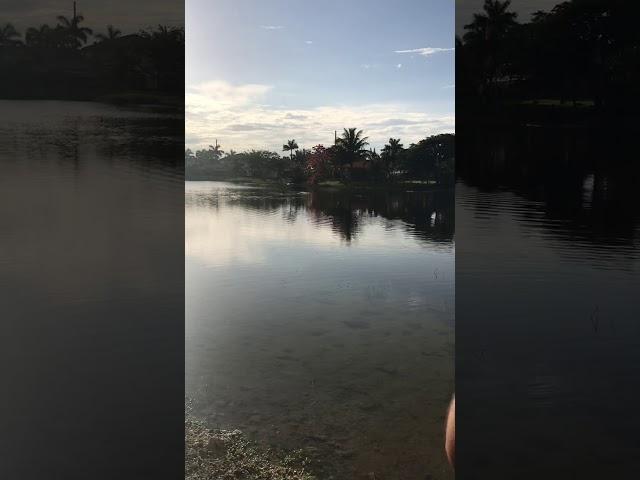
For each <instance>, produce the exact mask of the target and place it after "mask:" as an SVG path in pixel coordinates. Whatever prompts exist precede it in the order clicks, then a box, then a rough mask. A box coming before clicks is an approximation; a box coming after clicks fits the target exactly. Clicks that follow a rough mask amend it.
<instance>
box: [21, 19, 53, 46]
mask: <svg viewBox="0 0 640 480" xmlns="http://www.w3.org/2000/svg"><path fill="white" fill-rule="evenodd" d="M54 37H55V30H54V29H52V28H51V27H50V26H49V25H46V24H42V25H40V27H39V28H36V27H30V28H28V29H27V32H26V33H25V36H24V39H25V42H26V44H27V45H28V46H30V47H54V46H56V41H55V40H56V39H55V38H54Z"/></svg>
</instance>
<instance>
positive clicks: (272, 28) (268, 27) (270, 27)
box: [260, 25, 284, 30]
mask: <svg viewBox="0 0 640 480" xmlns="http://www.w3.org/2000/svg"><path fill="white" fill-rule="evenodd" d="M260 28H263V29H264V30H282V29H283V28H284V27H283V26H282V25H260Z"/></svg>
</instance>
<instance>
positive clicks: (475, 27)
mask: <svg viewBox="0 0 640 480" xmlns="http://www.w3.org/2000/svg"><path fill="white" fill-rule="evenodd" d="M510 6H511V0H505V1H503V2H501V1H500V0H485V2H484V6H483V7H482V10H483V13H474V14H473V21H472V22H471V23H469V24H468V25H465V26H464V28H465V30H467V33H465V34H464V39H465V41H474V40H481V41H482V40H484V41H486V42H494V41H498V40H500V39H501V38H503V37H504V35H505V34H506V33H507V32H508V31H509V29H510V28H512V27H513V26H515V25H516V18H517V16H518V15H517V13H515V12H510V11H509V7H510Z"/></svg>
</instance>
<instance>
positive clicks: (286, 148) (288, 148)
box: [282, 140, 300, 161]
mask: <svg viewBox="0 0 640 480" xmlns="http://www.w3.org/2000/svg"><path fill="white" fill-rule="evenodd" d="M298 148H300V147H298V144H297V143H296V141H295V140H289V141H287V143H285V144H284V145H282V151H283V152H289V157H290V158H291V161H293V152H294V151H295V150H297V149H298Z"/></svg>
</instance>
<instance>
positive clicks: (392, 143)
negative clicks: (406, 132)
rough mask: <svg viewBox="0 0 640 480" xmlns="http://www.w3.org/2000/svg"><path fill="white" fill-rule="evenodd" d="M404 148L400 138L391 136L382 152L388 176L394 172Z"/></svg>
mask: <svg viewBox="0 0 640 480" xmlns="http://www.w3.org/2000/svg"><path fill="white" fill-rule="evenodd" d="M402 151H403V148H402V144H401V143H400V139H399V138H390V139H389V143H387V144H386V145H385V146H384V147H383V148H382V152H381V154H382V155H381V157H382V160H384V164H385V170H386V174H387V176H389V175H391V174H393V172H394V171H395V170H396V168H397V166H398V163H399V161H400V156H401V154H402Z"/></svg>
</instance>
